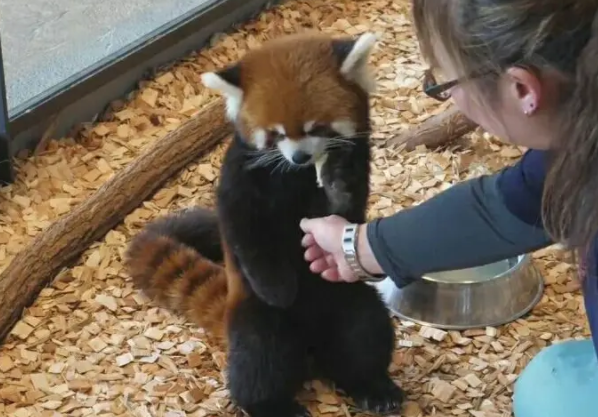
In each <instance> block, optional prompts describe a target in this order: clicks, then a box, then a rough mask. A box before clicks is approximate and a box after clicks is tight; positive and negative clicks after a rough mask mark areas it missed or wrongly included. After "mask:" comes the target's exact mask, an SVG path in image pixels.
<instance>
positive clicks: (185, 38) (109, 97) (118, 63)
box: [0, 0, 284, 184]
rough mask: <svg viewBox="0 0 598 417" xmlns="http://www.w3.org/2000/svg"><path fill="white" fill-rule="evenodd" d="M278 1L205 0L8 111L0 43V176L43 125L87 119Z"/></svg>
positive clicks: (10, 175)
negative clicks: (151, 75) (148, 77)
mask: <svg viewBox="0 0 598 417" xmlns="http://www.w3.org/2000/svg"><path fill="white" fill-rule="evenodd" d="M282 2H284V0H209V1H207V2H206V3H204V4H201V5H199V6H198V7H196V8H195V9H193V10H191V11H189V12H188V13H186V14H184V15H182V16H180V17H179V18H178V19H176V20H174V21H171V22H169V23H167V24H165V25H163V26H161V27H159V28H157V29H155V30H154V31H153V32H151V33H149V34H148V35H146V36H144V37H142V38H140V39H138V40H137V41H136V42H134V43H132V44H130V45H128V46H127V47H126V48H123V49H121V50H120V51H118V52H116V53H114V54H111V55H110V56H107V57H105V58H104V59H102V60H101V61H99V62H97V63H96V64H95V65H92V66H90V67H88V68H86V69H85V70H83V71H81V72H79V73H77V74H74V75H73V76H71V77H70V78H69V79H67V80H65V81H64V82H62V83H61V84H59V85H57V86H55V87H54V88H52V89H50V90H47V91H45V92H44V93H43V94H40V95H38V96H36V97H34V98H32V99H30V100H28V101H27V102H25V103H23V104H21V105H19V106H17V107H16V108H14V109H11V110H9V109H8V108H7V99H6V85H5V80H4V65H3V61H2V54H1V45H0V162H2V165H0V181H1V182H3V183H5V184H7V183H11V182H13V181H14V168H13V163H12V158H13V157H14V155H16V154H17V153H18V152H19V151H20V150H22V149H33V148H35V146H36V145H37V143H38V142H39V140H40V139H41V136H42V134H43V132H44V130H45V129H46V128H47V127H48V125H50V124H51V125H52V126H53V132H54V133H53V135H52V136H53V137H60V136H61V135H64V134H67V132H68V131H69V130H70V129H71V128H72V126H74V125H76V124H78V123H80V122H84V121H91V120H93V118H94V117H95V116H96V115H98V114H100V113H101V112H102V111H103V110H104V109H105V107H106V106H107V105H108V104H109V103H110V102H111V101H113V100H115V99H118V98H119V97H124V96H125V95H126V94H127V93H128V92H130V91H132V90H134V89H135V88H136V86H137V82H138V81H139V80H140V79H141V78H144V76H146V75H147V74H148V73H151V72H153V71H154V70H155V69H156V68H157V67H160V66H162V65H165V64H168V63H171V62H174V61H176V60H178V59H180V58H181V57H183V56H185V55H186V54H188V53H190V52H192V51H193V50H199V49H201V48H202V47H204V45H206V44H207V43H208V42H209V40H210V38H211V37H212V36H213V35H214V34H216V33H222V32H228V31H229V30H231V29H234V27H235V26H236V25H238V24H240V23H243V22H245V21H247V20H249V19H252V18H254V17H256V16H258V15H259V14H260V13H261V12H263V10H264V9H267V8H270V7H271V6H273V5H275V4H277V3H282ZM65 113H74V115H73V114H68V115H65Z"/></svg>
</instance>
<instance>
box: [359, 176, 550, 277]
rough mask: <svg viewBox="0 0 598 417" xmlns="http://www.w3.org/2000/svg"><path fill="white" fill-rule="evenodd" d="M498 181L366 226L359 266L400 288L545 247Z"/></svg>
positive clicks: (485, 180) (459, 189)
mask: <svg viewBox="0 0 598 417" xmlns="http://www.w3.org/2000/svg"><path fill="white" fill-rule="evenodd" d="M498 178H499V174H496V175H493V176H482V177H479V178H475V179H471V180H468V181H465V182H463V183H460V184H457V185H455V186H453V187H451V188H449V189H448V190H446V191H444V192H442V193H441V194H439V195H436V196H435V197H433V198H431V199H429V200H428V201H426V202H424V203H422V204H420V205H418V206H415V207H412V208H409V209H405V210H402V211H400V212H398V213H396V214H395V215H393V216H390V217H386V218H380V219H376V220H374V221H372V222H370V223H367V224H366V225H364V226H363V229H362V230H363V232H365V233H363V232H362V233H360V235H361V237H362V239H363V241H362V242H358V245H359V246H358V253H359V259H360V262H361V263H362V265H363V267H364V268H365V269H367V270H368V271H369V272H370V273H374V274H375V273H384V274H386V275H388V276H390V277H391V278H392V279H393V280H394V281H395V283H396V284H397V285H398V286H403V285H406V284H407V283H409V282H410V281H412V280H413V279H418V278H420V277H421V276H422V275H424V274H426V273H430V272H436V271H442V270H453V269H461V268H468V267H473V266H479V265H482V264H486V263H491V262H495V261H498V260H501V259H505V258H507V257H511V256H516V255H519V254H523V253H527V252H530V251H533V250H537V249H539V248H542V247H545V246H548V245H550V244H551V243H552V242H551V240H550V239H549V237H548V236H547V234H546V233H545V231H544V230H543V229H542V228H539V227H536V226H533V225H530V224H527V223H524V222H523V221H521V220H520V219H519V218H517V217H515V216H514V215H513V214H512V213H511V212H510V211H509V209H508V208H507V206H506V205H505V204H504V202H503V199H502V194H501V193H500V192H499V188H498ZM364 229H365V230H364ZM359 251H361V252H359ZM382 271H384V272H382Z"/></svg>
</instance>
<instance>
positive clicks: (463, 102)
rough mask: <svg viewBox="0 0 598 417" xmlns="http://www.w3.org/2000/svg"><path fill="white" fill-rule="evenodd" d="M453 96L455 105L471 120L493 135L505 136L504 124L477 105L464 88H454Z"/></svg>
mask: <svg viewBox="0 0 598 417" xmlns="http://www.w3.org/2000/svg"><path fill="white" fill-rule="evenodd" d="M451 97H452V98H453V101H454V103H455V106H456V107H457V108H458V109H459V111H461V113H463V114H464V115H465V116H466V117H467V118H468V119H469V120H471V121H473V122H475V123H476V124H478V125H479V126H480V127H481V128H482V129H484V130H485V131H486V132H488V133H490V134H491V135H494V136H498V137H502V138H504V137H505V134H506V132H505V131H504V126H502V124H501V123H499V122H498V120H497V119H496V118H493V117H490V116H489V115H488V114H487V113H486V109H484V108H483V107H480V106H478V105H476V104H475V103H474V102H473V101H472V100H470V99H469V98H468V97H467V96H466V94H465V93H464V92H463V90H462V89H461V88H459V87H455V88H453V90H452V91H451Z"/></svg>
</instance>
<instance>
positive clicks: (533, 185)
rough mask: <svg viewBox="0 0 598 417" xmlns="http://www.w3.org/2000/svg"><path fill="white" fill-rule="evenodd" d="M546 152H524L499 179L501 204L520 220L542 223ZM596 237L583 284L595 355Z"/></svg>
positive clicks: (597, 302) (597, 318)
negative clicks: (502, 202)
mask: <svg viewBox="0 0 598 417" xmlns="http://www.w3.org/2000/svg"><path fill="white" fill-rule="evenodd" d="M546 158H547V152H546V151H539V150H530V151H527V152H526V153H525V154H524V155H523V157H522V158H521V160H519V161H518V162H517V163H516V164H515V165H514V166H512V167H509V168H507V169H506V170H505V171H504V173H503V175H502V176H501V178H500V181H499V190H500V192H501V194H502V195H503V198H504V203H505V205H506V206H507V208H508V209H509V211H510V212H511V213H513V215H515V216H516V217H518V218H519V219H520V220H522V221H523V222H525V223H527V224H530V225H534V226H536V227H540V228H541V227H543V226H542V217H541V209H542V192H543V188H544V180H545V177H546ZM596 260H598V239H596V240H595V241H594V243H593V245H592V248H591V250H590V251H589V255H588V259H586V260H585V265H584V267H585V268H586V269H587V274H586V277H585V280H584V281H583V284H582V291H583V296H584V303H585V307H586V314H587V317H588V321H589V326H590V332H591V333H592V340H593V343H594V348H595V350H596V354H597V355H598V263H597V262H596Z"/></svg>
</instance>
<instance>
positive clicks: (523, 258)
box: [387, 254, 546, 331]
mask: <svg viewBox="0 0 598 417" xmlns="http://www.w3.org/2000/svg"><path fill="white" fill-rule="evenodd" d="M515 258H517V260H518V261H517V263H515V265H513V266H512V267H511V268H509V269H507V270H506V271H504V272H502V273H500V274H499V275H497V276H496V277H495V278H501V277H503V276H505V275H507V274H508V273H510V272H512V271H513V270H514V269H515V268H521V267H523V266H525V265H526V264H530V263H531V256H530V255H529V254H526V255H519V256H517V257H515ZM531 267H532V268H533V275H534V278H535V279H536V280H537V283H538V286H537V292H536V295H535V296H534V298H533V299H532V300H530V302H529V303H528V305H527V306H526V307H525V308H522V309H521V310H520V311H519V312H518V313H516V314H513V315H512V316H510V317H507V318H505V319H503V320H496V321H493V322H488V323H480V324H470V325H458V324H452V325H451V324H439V323H431V322H427V321H425V320H418V319H415V318H413V317H408V316H405V315H403V314H401V313H399V312H398V311H397V310H396V309H395V308H393V307H391V305H390V304H387V308H388V310H389V311H390V313H391V314H392V315H394V316H395V317H397V318H398V319H400V320H403V321H407V322H411V323H415V324H418V325H420V326H426V327H432V328H435V329H441V330H448V331H450V330H458V331H461V330H469V329H479V328H484V327H498V326H503V325H505V324H508V323H511V322H513V321H515V320H518V319H520V318H521V317H523V316H525V315H526V314H527V313H529V312H530V311H531V310H533V308H534V307H535V306H536V305H537V304H538V303H539V302H540V300H541V299H542V297H543V295H544V289H545V287H546V284H545V283H544V279H543V278H542V275H541V274H540V271H538V269H537V268H536V267H535V266H534V265H533V264H532V265H531ZM428 281H431V282H440V283H442V284H457V285H461V284H464V283H466V282H444V281H436V280H428ZM484 282H485V281H479V282H477V281H476V282H474V284H483V283H484Z"/></svg>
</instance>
